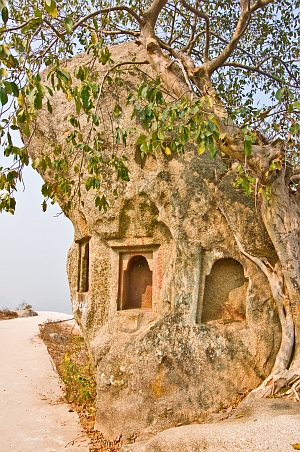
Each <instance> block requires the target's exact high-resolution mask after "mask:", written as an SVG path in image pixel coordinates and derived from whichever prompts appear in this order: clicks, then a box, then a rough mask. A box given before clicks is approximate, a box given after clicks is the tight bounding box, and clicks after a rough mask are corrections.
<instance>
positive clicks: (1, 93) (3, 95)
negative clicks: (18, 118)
mask: <svg viewBox="0 0 300 452" xmlns="http://www.w3.org/2000/svg"><path fill="white" fill-rule="evenodd" d="M0 100H1V104H2V105H6V104H7V102H8V96H7V92H6V89H5V88H3V86H0Z"/></svg>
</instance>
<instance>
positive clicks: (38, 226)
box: [0, 155, 73, 314]
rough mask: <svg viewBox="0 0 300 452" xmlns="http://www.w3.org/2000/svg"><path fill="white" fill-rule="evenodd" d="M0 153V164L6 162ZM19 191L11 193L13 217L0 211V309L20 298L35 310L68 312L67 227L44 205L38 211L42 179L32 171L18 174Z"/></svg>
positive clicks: (12, 305) (70, 234)
mask: <svg viewBox="0 0 300 452" xmlns="http://www.w3.org/2000/svg"><path fill="white" fill-rule="evenodd" d="M6 160H7V159H5V158H4V157H3V155H0V166H2V165H3V166H4V163H5V166H7V163H6ZM24 178H25V184H26V188H25V192H23V190H22V187H20V188H19V190H18V193H17V208H16V213H15V215H11V214H9V213H6V212H2V213H0V309H1V308H2V306H4V305H5V306H7V307H9V308H16V307H17V306H18V305H19V304H20V303H22V302H23V301H24V300H26V302H27V303H29V304H31V305H33V307H34V308H35V309H36V310H47V311H57V312H64V313H67V314H68V313H71V303H70V296H69V287H68V281H67V275H66V259H67V253H68V249H69V247H70V245H71V243H72V240H73V226H72V224H71V222H70V220H68V219H67V218H66V217H65V216H64V215H60V216H58V217H55V215H56V214H57V213H59V212H60V209H59V206H57V205H56V206H49V207H48V210H47V212H46V213H43V212H42V208H41V204H42V201H43V196H42V195H41V193H40V189H41V185H42V179H41V177H40V176H39V175H38V174H37V173H36V172H35V171H34V170H33V169H32V168H26V170H25V173H24Z"/></svg>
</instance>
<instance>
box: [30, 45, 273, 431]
mask: <svg viewBox="0 0 300 452" xmlns="http://www.w3.org/2000/svg"><path fill="white" fill-rule="evenodd" d="M110 51H111V53H112V59H113V60H114V65H116V64H117V63H118V62H120V61H123V62H124V61H131V60H132V59H133V58H134V57H135V56H137V59H138V60H139V61H141V60H143V59H145V55H143V54H142V51H141V50H140V48H139V47H138V46H137V45H136V44H135V43H134V42H131V43H127V44H122V45H119V46H116V47H112V48H110ZM89 59H90V56H87V55H79V56H77V57H75V58H74V59H72V60H70V61H68V62H67V68H68V70H69V71H71V72H72V70H73V68H74V67H75V66H77V65H85V64H87V62H88V60H89ZM143 67H144V66H143ZM94 70H95V71H96V72H97V73H98V77H100V78H101V77H102V78H103V76H104V74H105V73H106V72H107V68H106V67H103V66H102V65H101V64H98V63H95V66H94ZM143 70H144V69H143ZM124 77H125V81H124V83H123V85H122V86H120V84H119V85H118V86H109V87H106V88H105V91H104V92H105V96H104V98H103V100H102V101H101V102H102V103H101V109H102V112H103V124H101V125H100V126H99V130H103V131H107V130H111V126H112V122H111V116H110V115H108V113H107V111H108V110H109V109H113V107H114V105H115V104H116V103H118V104H119V105H121V106H122V109H123V111H122V114H121V115H120V117H119V118H116V119H114V120H113V126H114V127H116V126H118V127H120V128H123V129H125V128H127V127H128V126H129V125H130V123H131V120H130V116H131V109H132V107H131V106H126V98H127V96H128V93H129V91H134V90H136V87H137V86H138V84H139V83H140V82H141V77H142V76H141V75H140V72H138V71H136V72H134V70H133V69H132V70H131V72H130V74H127V75H123V78H124ZM53 102H54V104H53V112H54V113H53V114H50V113H49V112H47V111H45V110H43V111H42V112H41V114H40V115H39V117H38V120H37V129H36V130H37V132H36V134H35V137H34V138H33V140H32V143H31V148H30V149H31V151H30V152H31V155H32V158H33V159H35V158H37V157H39V156H40V155H41V154H42V153H45V152H47V144H46V143H47V142H52V143H54V144H61V145H62V146H63V147H65V148H66V143H65V138H64V135H65V131H66V130H68V127H70V126H68V125H67V123H66V118H67V116H68V115H69V114H74V113H75V107H74V105H73V104H72V103H71V102H68V101H67V100H66V99H65V97H64V95H63V94H60V93H58V94H56V95H55V97H54V101H53ZM135 125H136V127H137V128H138V129H139V128H140V127H141V125H140V124H139V123H138V122H136V124H135ZM88 130H89V129H88V124H86V126H85V127H83V128H82V133H83V134H85V133H88ZM107 142H109V139H107ZM135 142H136V134H134V133H133V134H131V135H129V137H128V139H127V146H126V147H125V146H121V145H118V146H115V149H114V152H115V154H116V155H118V156H122V155H125V156H126V157H127V159H128V162H127V163H128V166H129V168H130V182H128V183H122V182H120V181H117V180H116V179H114V178H111V179H109V178H106V179H105V180H104V181H103V189H105V188H107V187H108V188H109V187H112V188H113V187H114V186H116V187H118V191H119V197H118V198H117V199H116V200H114V201H113V199H111V200H110V202H111V204H110V207H109V208H108V210H107V212H106V213H103V212H99V210H98V209H97V208H95V206H94V197H95V192H93V191H89V192H85V191H84V189H83V190H82V198H81V201H82V202H81V204H80V205H78V206H74V207H73V209H72V210H71V211H70V212H68V213H67V214H68V216H69V217H70V219H71V221H72V223H73V225H74V231H75V233H74V243H73V245H72V246H71V248H70V251H69V254H68V261H67V269H68V276H69V283H70V291H71V299H72V305H73V312H74V316H75V318H76V321H77V322H78V324H79V325H80V327H81V329H82V331H83V334H84V336H85V338H86V341H87V343H88V347H89V350H90V353H91V356H92V358H93V362H94V366H95V372H96V378H97V389H98V404H97V427H98V428H99V429H100V430H101V431H102V432H103V433H104V434H105V435H106V436H109V437H115V436H117V435H119V434H123V436H125V437H126V436H128V435H136V436H139V438H146V437H149V436H151V435H152V434H154V433H155V432H158V431H161V430H163V429H165V428H168V427H172V426H175V425H177V424H178V423H190V422H193V421H201V420H203V419H205V417H206V415H207V413H208V412H210V411H213V410H216V409H217V408H218V406H219V405H220V403H226V402H228V401H230V400H231V399H232V398H234V397H235V396H236V395H237V393H238V392H240V391H244V390H245V389H247V388H254V387H255V386H257V385H258V384H259V383H260V382H261V381H262V379H264V378H265V377H266V375H267V374H268V373H269V372H270V370H271V368H272V365H273V363H274V360H275V356H276V353H277V351H278V348H279V344H280V325H279V321H278V316H277V311H276V307H275V304H274V301H273V299H272V296H271V293H270V289H269V287H268V282H267V280H266V278H265V276H264V275H263V274H262V272H261V271H260V270H259V269H258V268H257V267H256V266H255V265H254V264H253V263H252V262H251V261H250V260H248V259H247V258H245V257H244V256H243V255H242V254H241V253H240V251H239V249H238V247H237V245H236V242H235V238H234V234H236V236H238V237H239V240H240V241H241V243H242V244H243V246H244V248H245V249H246V250H247V251H248V253H252V254H253V255H256V256H268V258H269V260H270V261H273V262H275V261H276V254H275V252H274V249H273V247H272V244H271V242H270V240H269V237H268V235H267V232H266V230H265V229H264V228H263V226H262V223H261V222H260V221H259V219H258V215H257V211H256V207H255V203H254V199H253V198H252V197H246V196H245V194H244V192H243V191H242V190H238V189H236V188H235V187H234V182H235V174H234V173H233V172H232V171H227V172H224V162H223V161H222V159H221V157H220V156H219V157H216V158H215V159H210V158H209V157H208V156H207V155H206V154H203V155H201V156H198V155H197V152H196V151H195V150H194V149H193V147H192V146H191V147H190V148H189V149H187V151H186V153H185V154H184V155H178V154H176V153H173V154H172V155H164V154H163V153H158V154H156V155H153V156H147V157H146V158H145V159H141V156H140V153H139V150H138V149H137V147H136V145H135ZM49 152H51V151H49ZM104 152H106V151H104ZM43 177H44V179H45V180H51V178H52V179H53V177H54V176H53V173H51V172H47V173H44V174H43ZM69 177H70V178H71V177H75V176H74V175H73V174H72V172H71V170H70V174H69ZM109 199H110V198H109ZM224 212H225V213H226V217H227V218H230V220H231V221H230V223H231V225H232V224H234V231H233V230H232V229H231V228H230V227H229V225H228V222H227V220H226V218H225V216H224ZM231 227H232V226H231ZM233 233H234V234H233Z"/></svg>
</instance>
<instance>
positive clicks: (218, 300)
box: [201, 258, 248, 322]
mask: <svg viewBox="0 0 300 452" xmlns="http://www.w3.org/2000/svg"><path fill="white" fill-rule="evenodd" d="M247 288H248V280H247V278H245V276H244V269H243V266H242V265H241V264H240V263H239V262H238V261H236V260H235V259H230V258H226V259H220V260H218V261H216V262H215V263H214V265H213V266H212V269H211V272H210V274H209V275H208V276H206V278H205V289H204V297H203V306H202V316H201V321H202V322H209V321H211V320H219V319H232V320H240V321H242V320H245V318H246V295H247Z"/></svg>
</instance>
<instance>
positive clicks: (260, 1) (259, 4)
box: [250, 0, 274, 14]
mask: <svg viewBox="0 0 300 452" xmlns="http://www.w3.org/2000/svg"><path fill="white" fill-rule="evenodd" d="M273 2H274V0H257V1H256V2H255V3H253V5H251V7H250V11H251V14H252V13H254V12H255V11H257V10H258V9H263V8H265V6H267V5H269V4H270V3H273Z"/></svg>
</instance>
